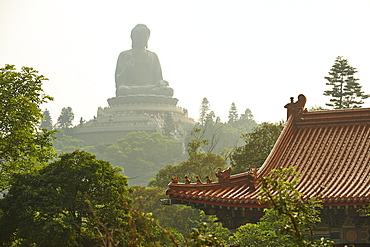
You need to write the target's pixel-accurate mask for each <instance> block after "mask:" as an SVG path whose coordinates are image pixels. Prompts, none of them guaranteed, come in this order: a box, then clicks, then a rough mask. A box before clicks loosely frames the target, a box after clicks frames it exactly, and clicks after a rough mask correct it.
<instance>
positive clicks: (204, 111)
mask: <svg viewBox="0 0 370 247" xmlns="http://www.w3.org/2000/svg"><path fill="white" fill-rule="evenodd" d="M209 111H210V104H209V101H208V99H207V98H206V97H204V98H203V100H202V103H201V105H200V108H199V123H200V125H203V124H205V122H206V119H207V115H208V114H209Z"/></svg>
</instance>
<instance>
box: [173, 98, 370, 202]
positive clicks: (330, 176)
mask: <svg viewBox="0 0 370 247" xmlns="http://www.w3.org/2000/svg"><path fill="white" fill-rule="evenodd" d="M297 102H298V101H297ZM291 104H293V103H292V102H291ZM294 104H295V103H294ZM289 105H290V104H288V105H287V106H288V107H287V106H286V107H287V108H288V112H289V111H290V117H289V118H288V121H287V123H286V126H285V128H284V130H283V131H282V133H281V135H280V137H279V139H278V140H277V142H276V144H275V146H274V148H273V150H272V151H271V153H270V155H269V156H268V158H267V159H266V161H265V163H264V164H263V165H262V167H261V168H259V169H258V171H257V173H256V174H253V173H252V172H245V173H241V174H236V175H231V176H230V179H229V180H227V181H222V182H212V183H207V184H181V183H170V184H169V188H168V190H167V194H168V195H169V197H170V198H171V199H176V200H182V201H189V202H195V203H202V204H211V205H218V206H232V207H251V208H255V207H263V205H260V204H259V203H258V198H257V195H258V193H259V192H258V184H256V186H257V187H256V189H257V190H255V189H254V188H251V187H253V186H252V185H251V184H253V181H252V180H253V179H256V176H257V177H264V176H267V175H268V173H269V172H270V171H271V170H272V169H276V168H286V167H295V170H296V171H298V172H300V173H301V180H300V182H299V184H298V185H297V189H298V190H299V191H300V192H302V193H303V194H304V195H305V196H307V197H313V196H315V197H318V198H319V199H321V200H322V201H323V205H324V206H340V205H363V204H368V203H369V200H370V108H357V109H346V110H331V111H315V112H306V111H302V110H303V107H302V108H300V109H299V112H298V113H297V112H295V113H294V109H293V110H292V108H289ZM303 105H304V104H303ZM299 107H301V105H300V106H299ZM292 111H293V113H292ZM219 181H220V180H219Z"/></svg>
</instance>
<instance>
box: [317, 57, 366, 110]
mask: <svg viewBox="0 0 370 247" xmlns="http://www.w3.org/2000/svg"><path fill="white" fill-rule="evenodd" d="M355 73H357V71H356V68H353V67H351V66H350V65H349V64H348V61H347V59H343V57H342V56H338V57H337V58H336V59H335V62H334V65H333V66H332V68H331V69H330V72H329V76H326V77H325V79H326V80H327V81H328V82H327V83H326V85H328V86H332V89H331V90H326V91H324V95H325V96H330V97H332V98H331V99H330V102H331V103H327V104H326V105H327V106H330V107H333V108H334V109H344V108H359V107H361V105H362V104H363V103H364V102H363V101H362V99H367V98H368V97H369V96H370V95H368V94H365V93H364V92H363V91H361V88H362V87H361V85H360V84H359V83H358V82H357V81H358V80H359V79H358V78H355V77H354V74H355Z"/></svg>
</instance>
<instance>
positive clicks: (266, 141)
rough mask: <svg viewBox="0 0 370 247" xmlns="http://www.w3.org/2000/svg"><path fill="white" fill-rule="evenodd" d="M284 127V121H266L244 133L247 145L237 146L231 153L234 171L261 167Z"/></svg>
mask: <svg viewBox="0 0 370 247" xmlns="http://www.w3.org/2000/svg"><path fill="white" fill-rule="evenodd" d="M283 127H284V123H283V122H279V123H267V122H264V123H261V124H259V125H258V126H257V127H255V128H254V130H253V132H252V133H246V134H243V139H244V141H245V145H244V146H241V147H237V148H236V149H235V150H234V152H233V153H232V155H231V167H232V171H233V173H240V172H246V171H248V170H250V169H251V168H253V167H260V166H261V165H262V164H263V162H264V161H265V160H266V158H267V156H268V155H269V154H270V152H271V150H272V148H273V147H274V145H275V142H276V140H277V139H278V137H279V136H280V133H281V131H282V130H283Z"/></svg>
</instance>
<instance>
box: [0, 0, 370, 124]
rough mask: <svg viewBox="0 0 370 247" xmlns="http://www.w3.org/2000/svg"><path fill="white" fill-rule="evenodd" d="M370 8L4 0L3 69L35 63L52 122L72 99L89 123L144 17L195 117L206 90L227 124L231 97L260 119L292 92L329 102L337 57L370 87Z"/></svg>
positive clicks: (350, 4)
mask: <svg viewBox="0 0 370 247" xmlns="http://www.w3.org/2000/svg"><path fill="white" fill-rule="evenodd" d="M369 13H370V1H369V0H366V1H360V0H348V1H341V0H318V1H316V0H310V1H308V0H307V1H302V0H292V1H285V0H260V1H249V0H240V1H236V0H235V1H215V0H212V1H208V0H202V1H198V0H197V1H195V0H188V1H174V0H168V1H164V0H163V1H162V0H157V1H154V0H147V1H140V0H136V1H122V0H121V1H118V0H117V1H114V0H108V1H92V0H89V1H84V0H79V1H76V0H73V1H72V0H63V1H57V0H32V1H30V0H0V66H1V67H3V66H4V65H5V64H14V65H16V66H17V68H18V69H20V67H22V66H29V67H34V68H35V69H36V70H38V71H39V72H40V74H43V75H45V76H46V77H47V78H49V79H50V80H49V81H47V82H45V84H44V89H45V92H46V93H47V94H48V95H50V96H53V97H54V98H55V100H54V101H53V102H51V103H48V104H46V105H44V106H43V109H45V108H48V109H49V110H50V112H51V114H52V117H53V121H54V123H56V120H57V117H58V116H59V114H60V111H61V109H62V108H63V107H67V106H71V107H72V109H73V111H74V113H75V121H76V122H78V120H79V119H80V117H83V118H84V119H86V120H89V119H91V118H92V117H93V116H94V115H96V111H97V108H98V107H99V106H102V107H105V106H107V105H108V104H107V99H108V98H111V97H114V96H115V82H114V71H115V66H116V61H117V57H118V55H119V53H120V52H121V51H123V50H128V49H130V48H131V39H130V32H131V29H132V28H133V27H134V26H135V25H136V24H138V23H143V24H146V25H147V26H148V27H149V29H150V30H151V37H150V40H149V50H151V51H153V52H155V53H157V55H158V57H159V60H160V62H161V65H162V72H163V77H164V79H165V80H167V81H169V83H170V86H171V87H172V88H173V89H174V90H175V95H174V97H176V98H178V99H179V103H178V105H179V106H181V107H184V108H187V109H188V111H189V115H190V117H193V118H194V119H195V120H197V119H198V115H199V114H198V113H199V106H200V103H201V101H202V99H203V97H207V98H208V100H209V101H210V104H211V110H213V111H215V113H216V115H217V116H220V117H221V119H222V121H227V116H228V111H229V108H230V105H231V103H232V102H235V104H236V106H237V108H238V110H239V113H243V112H244V110H245V109H246V108H250V109H251V110H252V113H253V114H254V116H255V119H256V121H257V122H259V123H260V122H263V121H270V122H276V121H279V120H281V119H285V116H286V111H285V109H284V105H285V104H286V103H288V102H289V97H291V96H294V97H295V98H297V96H298V94H300V93H303V94H305V95H306V96H307V100H308V101H307V107H308V108H309V107H312V106H315V105H316V106H324V105H325V103H326V102H328V101H329V97H326V96H323V91H324V90H327V89H329V87H328V86H326V85H325V83H326V80H325V79H324V76H326V75H327V73H328V72H329V70H330V68H331V66H332V65H333V64H334V60H335V58H336V57H337V56H344V58H345V59H348V61H349V64H350V65H351V66H353V67H355V68H357V70H358V73H357V74H356V75H357V77H358V78H360V81H359V82H360V84H361V85H362V86H363V90H364V91H365V92H366V93H370V63H369V58H370V32H369V26H370V14H369ZM364 107H370V100H366V101H365V105H364Z"/></svg>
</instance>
